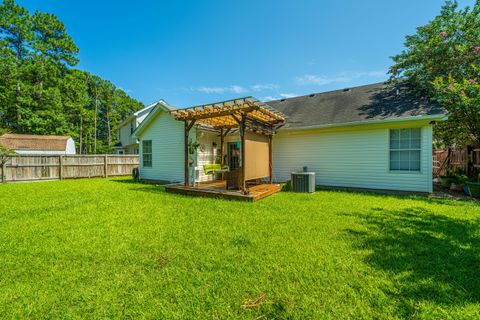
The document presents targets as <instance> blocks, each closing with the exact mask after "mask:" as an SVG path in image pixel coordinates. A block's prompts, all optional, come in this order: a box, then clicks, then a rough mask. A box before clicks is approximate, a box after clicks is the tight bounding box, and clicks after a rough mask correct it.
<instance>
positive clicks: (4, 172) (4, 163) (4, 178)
mask: <svg viewBox="0 0 480 320" xmlns="http://www.w3.org/2000/svg"><path fill="white" fill-rule="evenodd" d="M1 161H2V183H6V182H7V159H6V158H2V159H1Z"/></svg>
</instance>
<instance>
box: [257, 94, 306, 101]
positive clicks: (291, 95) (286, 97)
mask: <svg viewBox="0 0 480 320" xmlns="http://www.w3.org/2000/svg"><path fill="white" fill-rule="evenodd" d="M297 96H298V94H296V93H280V94H279V95H278V96H266V97H263V98H262V101H272V100H280V99H288V98H293V97H297Z"/></svg>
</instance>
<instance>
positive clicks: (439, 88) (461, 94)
mask: <svg viewBox="0 0 480 320" xmlns="http://www.w3.org/2000/svg"><path fill="white" fill-rule="evenodd" d="M405 47H406V49H405V50H404V51H403V52H402V53H401V54H399V55H396V56H394V57H393V61H394V64H393V66H392V67H391V68H390V73H391V74H392V79H393V80H394V81H407V82H409V83H411V84H412V85H413V87H414V88H416V89H417V90H418V91H419V93H420V94H425V95H427V96H429V97H430V98H432V99H434V100H435V101H437V102H439V103H440V104H441V105H442V106H443V107H445V108H446V109H447V110H448V111H449V120H448V121H447V122H445V123H443V124H439V125H438V126H436V127H435V136H436V138H437V139H439V140H440V141H441V142H442V143H443V144H444V145H446V146H454V145H464V144H468V143H479V142H480V104H479V101H480V87H479V79H480V77H479V75H480V73H479V66H480V0H477V1H476V3H475V5H474V6H473V7H472V8H470V7H466V8H465V9H460V8H459V7H458V4H457V2H456V1H447V2H446V3H445V5H444V6H443V7H442V9H441V12H440V15H438V16H437V17H435V19H433V20H432V21H431V22H429V23H428V24H427V25H425V26H421V27H419V28H417V33H416V34H414V35H412V36H407V37H406V42H405Z"/></svg>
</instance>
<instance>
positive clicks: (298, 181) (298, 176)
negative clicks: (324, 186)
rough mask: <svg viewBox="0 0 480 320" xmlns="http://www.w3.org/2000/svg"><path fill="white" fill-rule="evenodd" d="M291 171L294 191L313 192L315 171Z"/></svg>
mask: <svg viewBox="0 0 480 320" xmlns="http://www.w3.org/2000/svg"><path fill="white" fill-rule="evenodd" d="M303 170H304V171H303V172H292V190H293V191H294V192H315V172H308V170H307V168H306V167H304V168H303Z"/></svg>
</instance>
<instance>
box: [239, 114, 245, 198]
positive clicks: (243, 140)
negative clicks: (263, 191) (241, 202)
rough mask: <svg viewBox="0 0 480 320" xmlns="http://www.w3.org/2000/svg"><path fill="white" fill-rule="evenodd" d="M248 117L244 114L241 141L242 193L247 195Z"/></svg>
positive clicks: (241, 122) (241, 125) (241, 124)
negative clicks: (246, 133)
mask: <svg viewBox="0 0 480 320" xmlns="http://www.w3.org/2000/svg"><path fill="white" fill-rule="evenodd" d="M246 118H247V116H246V115H245V113H242V119H241V120H240V123H239V125H240V141H241V155H242V192H243V194H247V186H246V183H245V120H246Z"/></svg>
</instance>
